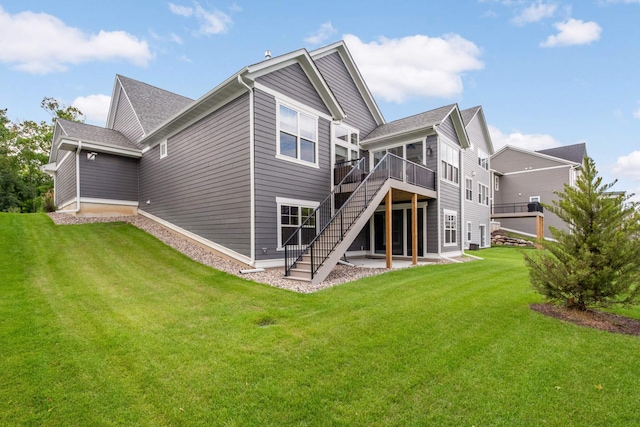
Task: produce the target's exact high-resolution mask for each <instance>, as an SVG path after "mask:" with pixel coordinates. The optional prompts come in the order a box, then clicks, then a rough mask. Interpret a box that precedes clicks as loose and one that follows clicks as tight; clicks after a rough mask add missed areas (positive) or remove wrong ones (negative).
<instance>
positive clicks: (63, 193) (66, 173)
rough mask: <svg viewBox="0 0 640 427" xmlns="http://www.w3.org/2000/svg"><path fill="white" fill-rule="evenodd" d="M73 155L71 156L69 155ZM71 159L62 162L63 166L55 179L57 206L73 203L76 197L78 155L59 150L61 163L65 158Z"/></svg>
mask: <svg viewBox="0 0 640 427" xmlns="http://www.w3.org/2000/svg"><path fill="white" fill-rule="evenodd" d="M69 153H71V154H69ZM67 154H69V157H67V159H66V160H65V161H64V162H62V166H60V169H58V171H57V172H56V178H55V184H56V185H55V195H54V196H55V203H56V206H58V207H62V206H63V204H64V203H67V202H69V201H71V200H72V199H73V198H74V197H76V154H75V152H73V151H71V152H69V151H63V150H58V159H57V160H56V162H60V161H61V160H62V159H63V158H64V156H66V155H67Z"/></svg>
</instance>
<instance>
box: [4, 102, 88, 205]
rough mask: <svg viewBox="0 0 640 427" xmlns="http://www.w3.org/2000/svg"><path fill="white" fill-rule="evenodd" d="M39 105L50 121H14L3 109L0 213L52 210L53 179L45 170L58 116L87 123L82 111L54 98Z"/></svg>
mask: <svg viewBox="0 0 640 427" xmlns="http://www.w3.org/2000/svg"><path fill="white" fill-rule="evenodd" d="M40 106H41V107H42V108H43V109H44V110H45V111H47V113H49V114H50V115H51V117H52V118H51V121H49V122H47V121H44V120H43V121H40V122H37V121H35V120H24V121H16V122H12V121H11V120H10V119H9V118H8V116H7V109H4V110H1V109H0V212H16V213H19V212H41V211H53V210H55V205H54V202H53V200H54V199H53V179H52V178H51V176H49V175H48V174H46V173H45V172H43V171H42V166H43V165H45V164H47V162H48V160H49V152H50V150H51V141H52V138H53V129H54V125H55V119H56V118H61V119H67V120H73V121H78V122H84V116H83V114H82V112H81V111H80V110H79V109H78V108H76V107H71V106H65V105H63V104H61V103H60V102H58V101H57V100H56V99H54V98H44V99H43V100H42V102H41V103H40Z"/></svg>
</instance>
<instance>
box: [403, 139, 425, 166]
mask: <svg viewBox="0 0 640 427" xmlns="http://www.w3.org/2000/svg"><path fill="white" fill-rule="evenodd" d="M423 145H424V144H423V143H422V141H420V142H413V143H411V144H407V145H406V151H407V155H406V158H407V160H408V161H410V162H413V163H417V164H419V165H422V164H424V161H423V158H424V156H423V154H422V153H423V151H424V150H423V149H424V147H423Z"/></svg>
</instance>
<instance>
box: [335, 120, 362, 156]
mask: <svg viewBox="0 0 640 427" xmlns="http://www.w3.org/2000/svg"><path fill="white" fill-rule="evenodd" d="M333 147H334V148H333V152H334V162H335V163H342V162H346V161H349V160H358V159H359V158H360V146H359V136H358V131H355V130H352V129H349V128H347V127H345V126H344V125H336V126H334V128H333Z"/></svg>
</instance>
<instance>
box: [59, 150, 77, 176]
mask: <svg viewBox="0 0 640 427" xmlns="http://www.w3.org/2000/svg"><path fill="white" fill-rule="evenodd" d="M71 154H73V153H72V152H71V151H67V154H65V155H64V157H63V158H62V160H60V161H59V162H56V167H55V171H56V172H57V171H58V169H60V168H61V167H62V164H63V163H64V161H65V160H67V159H68V158H69V156H71Z"/></svg>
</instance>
